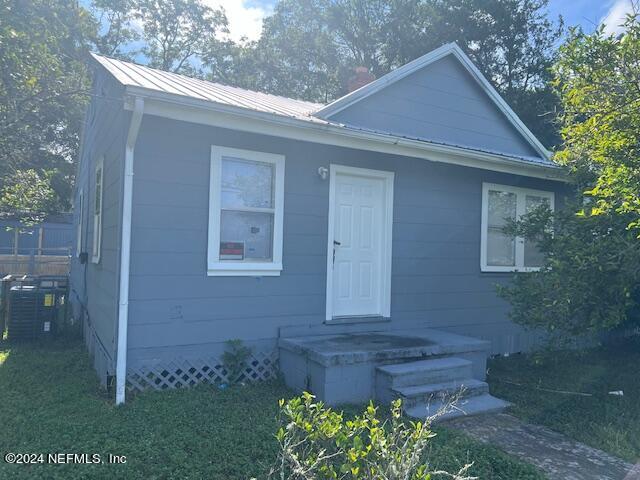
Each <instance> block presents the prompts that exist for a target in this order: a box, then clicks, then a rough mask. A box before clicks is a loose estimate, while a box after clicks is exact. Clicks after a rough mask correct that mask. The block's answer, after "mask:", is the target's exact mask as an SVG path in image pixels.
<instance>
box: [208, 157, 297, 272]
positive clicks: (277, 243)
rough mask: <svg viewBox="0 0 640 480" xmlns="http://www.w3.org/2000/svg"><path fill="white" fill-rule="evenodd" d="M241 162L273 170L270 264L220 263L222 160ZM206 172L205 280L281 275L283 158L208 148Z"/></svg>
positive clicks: (230, 261) (228, 261) (229, 261)
mask: <svg viewBox="0 0 640 480" xmlns="http://www.w3.org/2000/svg"><path fill="white" fill-rule="evenodd" d="M223 156H229V157H235V158H242V159H245V160H251V161H254V162H261V163H270V164H273V165H274V166H275V178H274V180H275V185H274V188H275V195H274V208H273V240H272V241H273V252H272V255H273V260H272V261H271V262H244V261H242V262H240V261H238V262H234V261H232V260H227V261H221V260H220V212H221V210H222V204H221V191H222V190H221V187H222V185H221V182H222V157H223ZM210 165H211V167H210V171H209V226H208V241H207V275H208V276H252V277H261V276H278V275H280V272H281V271H282V244H283V231H284V172H285V157H284V155H279V154H274V153H266V152H258V151H255V150H243V149H238V148H228V147H221V146H217V145H212V146H211V163H210Z"/></svg>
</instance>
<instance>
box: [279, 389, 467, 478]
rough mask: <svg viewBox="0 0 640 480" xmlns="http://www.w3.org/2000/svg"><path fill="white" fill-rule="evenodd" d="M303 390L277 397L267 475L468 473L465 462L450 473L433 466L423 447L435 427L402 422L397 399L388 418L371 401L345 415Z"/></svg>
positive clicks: (462, 475) (460, 475)
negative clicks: (274, 448)
mask: <svg viewBox="0 0 640 480" xmlns="http://www.w3.org/2000/svg"><path fill="white" fill-rule="evenodd" d="M314 399H315V397H314V396H313V395H311V394H310V393H306V392H305V393H304V394H303V395H302V396H300V397H295V398H293V399H291V400H289V401H286V402H285V401H284V400H281V401H280V424H281V427H280V429H279V430H278V432H277V434H276V438H277V440H278V443H279V445H280V449H279V453H278V458H277V461H276V464H275V465H274V467H273V468H272V470H271V474H270V478H272V479H276V478H277V479H280V480H329V479H345V480H346V479H351V480H365V479H367V480H374V479H375V480H378V479H380V480H382V479H385V480H387V479H388V480H395V479H398V480H399V479H407V480H429V479H431V478H432V475H439V476H441V477H446V478H453V479H458V480H462V479H470V478H472V477H469V476H467V470H468V469H469V467H470V466H471V465H467V466H465V467H464V468H462V469H461V470H460V471H459V472H457V473H454V474H451V473H447V472H443V471H432V470H431V468H430V466H429V463H428V459H427V455H426V449H427V447H428V446H429V445H430V443H431V441H432V439H433V438H434V437H435V433H433V432H432V430H431V429H430V420H431V419H427V421H426V422H405V420H404V419H403V417H402V410H401V402H400V400H396V401H395V402H393V403H392V405H391V415H390V417H389V419H388V420H384V421H383V420H381V419H379V418H378V409H377V407H374V405H373V404H372V403H370V404H369V406H368V407H367V408H366V409H365V411H364V412H363V413H362V415H358V416H355V417H354V418H353V420H346V419H345V418H344V416H343V413H342V412H336V411H334V410H332V409H330V408H327V407H325V406H324V404H323V403H322V402H315V401H314Z"/></svg>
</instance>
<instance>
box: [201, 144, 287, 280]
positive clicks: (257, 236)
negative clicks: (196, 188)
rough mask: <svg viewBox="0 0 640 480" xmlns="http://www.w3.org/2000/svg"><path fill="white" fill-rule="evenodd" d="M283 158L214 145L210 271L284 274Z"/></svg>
mask: <svg viewBox="0 0 640 480" xmlns="http://www.w3.org/2000/svg"><path fill="white" fill-rule="evenodd" d="M283 208H284V156H282V155H275V154H270V153H262V152H255V151H251V150H239V149H235V148H225V147H217V146H213V147H211V178H210V190H209V245H208V254H207V257H208V258H207V267H208V268H207V272H208V274H209V275H226V276H231V275H245V276H266V275H280V272H281V270H282V224H283Z"/></svg>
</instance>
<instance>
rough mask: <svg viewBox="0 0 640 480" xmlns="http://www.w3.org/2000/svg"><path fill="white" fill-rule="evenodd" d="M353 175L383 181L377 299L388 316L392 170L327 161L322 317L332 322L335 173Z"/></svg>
mask: <svg viewBox="0 0 640 480" xmlns="http://www.w3.org/2000/svg"><path fill="white" fill-rule="evenodd" d="M341 173H342V174H346V175H354V176H361V177H368V178H379V179H381V180H384V185H385V187H384V189H385V202H384V210H385V211H384V227H383V239H382V243H383V245H382V248H381V252H382V255H383V258H382V262H381V267H382V268H381V270H382V271H381V272H380V274H381V276H382V281H381V283H380V294H381V296H382V298H381V301H380V308H381V311H380V312H379V314H380V316H381V317H384V318H389V317H391V262H392V247H393V245H392V244H393V240H392V239H393V184H394V179H395V173H394V172H389V171H385V170H372V169H368V168H356V167H349V166H346V165H337V164H333V163H332V164H331V165H330V166H329V217H328V228H327V232H328V234H327V291H326V297H327V298H326V304H325V320H326V321H327V322H332V321H333V320H334V317H333V240H334V239H335V220H336V205H335V198H336V176H337V175H338V174H341Z"/></svg>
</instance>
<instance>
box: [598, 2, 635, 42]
mask: <svg viewBox="0 0 640 480" xmlns="http://www.w3.org/2000/svg"><path fill="white" fill-rule="evenodd" d="M632 2H633V0H615V2H613V4H612V5H611V8H609V11H608V12H607V14H606V15H605V16H604V18H603V19H602V21H601V22H600V23H603V24H604V26H605V27H604V31H605V33H607V34H613V35H616V34H618V33H621V32H622V31H623V30H624V28H623V27H622V26H621V24H622V23H623V22H624V20H625V18H626V16H627V15H628V14H630V13H633V3H632Z"/></svg>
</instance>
